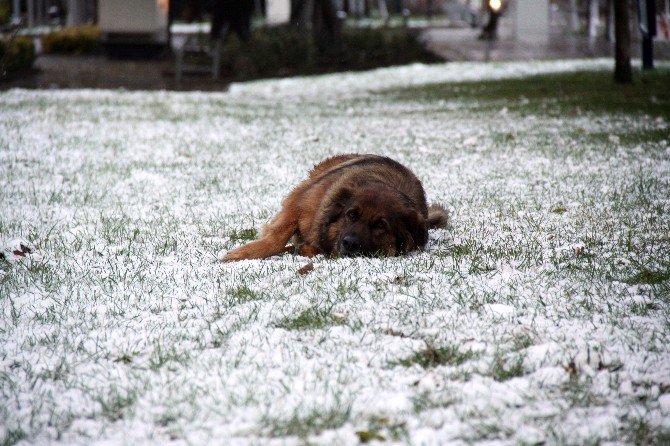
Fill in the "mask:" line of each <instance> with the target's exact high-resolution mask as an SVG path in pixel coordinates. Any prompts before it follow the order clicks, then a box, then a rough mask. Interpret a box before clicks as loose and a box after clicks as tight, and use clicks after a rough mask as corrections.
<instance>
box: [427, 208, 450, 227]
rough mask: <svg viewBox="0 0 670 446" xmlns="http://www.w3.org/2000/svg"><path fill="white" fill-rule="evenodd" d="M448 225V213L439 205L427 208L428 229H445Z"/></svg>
mask: <svg viewBox="0 0 670 446" xmlns="http://www.w3.org/2000/svg"><path fill="white" fill-rule="evenodd" d="M448 223H449V213H448V212H447V210H446V209H445V208H444V207H442V206H440V205H439V204H431V205H430V206H429V207H428V227H429V228H430V229H433V228H446V227H447V224H448Z"/></svg>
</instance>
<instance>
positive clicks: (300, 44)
mask: <svg viewBox="0 0 670 446" xmlns="http://www.w3.org/2000/svg"><path fill="white" fill-rule="evenodd" d="M437 60H438V59H437V58H436V57H435V56H433V55H431V54H430V53H428V52H427V51H426V50H425V49H424V48H423V46H422V44H421V42H419V39H418V37H417V34H416V33H414V32H412V31H410V30H407V29H404V28H345V29H343V31H342V38H341V39H340V41H339V42H338V44H337V45H335V46H333V47H329V48H327V49H324V50H321V51H319V50H318V49H317V46H316V45H315V42H314V38H313V36H312V34H311V33H310V32H308V31H307V32H306V31H303V30H300V29H296V28H293V27H289V26H284V27H272V28H261V29H256V30H254V32H253V34H252V38H251V40H250V41H249V42H247V43H242V42H240V41H239V40H238V39H236V38H231V39H229V40H228V41H227V42H226V44H225V45H224V47H223V53H222V64H223V71H227V72H229V73H230V74H231V75H232V76H233V77H235V78H236V79H239V80H243V79H253V78H259V77H272V76H286V75H297V74H313V73H323V72H333V71H342V70H366V69H371V68H377V67H384V66H390V65H402V64H407V63H411V62H435V61H437Z"/></svg>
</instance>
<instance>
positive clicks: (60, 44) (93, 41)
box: [42, 25, 100, 54]
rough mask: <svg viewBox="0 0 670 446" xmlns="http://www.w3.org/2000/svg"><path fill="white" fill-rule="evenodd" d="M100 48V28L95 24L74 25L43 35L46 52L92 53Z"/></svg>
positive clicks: (43, 46) (44, 50)
mask: <svg viewBox="0 0 670 446" xmlns="http://www.w3.org/2000/svg"><path fill="white" fill-rule="evenodd" d="M99 50H100V29H99V28H98V27H97V26H95V25H84V26H74V27H70V28H63V29H61V30H58V31H53V32H50V33H48V34H45V35H44V36H42V51H43V52H44V53H46V54H53V53H58V54H91V53H95V52H97V51H99Z"/></svg>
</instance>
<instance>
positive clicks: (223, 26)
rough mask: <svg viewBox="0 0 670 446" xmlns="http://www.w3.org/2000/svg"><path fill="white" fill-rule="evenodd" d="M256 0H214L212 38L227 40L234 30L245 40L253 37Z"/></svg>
mask: <svg viewBox="0 0 670 446" xmlns="http://www.w3.org/2000/svg"><path fill="white" fill-rule="evenodd" d="M253 12H254V0H214V1H213V2H212V29H211V31H210V37H211V39H212V40H216V39H219V38H220V39H221V40H225V39H226V37H228V34H229V33H230V32H231V31H233V32H235V33H236V34H237V35H238V36H239V38H240V39H241V40H242V41H243V42H247V41H248V40H249V39H250V38H251V14H252V13H253Z"/></svg>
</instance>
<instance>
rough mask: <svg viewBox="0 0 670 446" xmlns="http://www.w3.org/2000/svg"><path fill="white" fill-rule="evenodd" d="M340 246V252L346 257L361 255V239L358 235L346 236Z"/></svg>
mask: <svg viewBox="0 0 670 446" xmlns="http://www.w3.org/2000/svg"><path fill="white" fill-rule="evenodd" d="M340 245H341V246H340V248H341V249H340V252H341V253H342V254H344V255H351V254H359V253H360V252H361V239H360V238H358V236H356V235H345V236H344V237H343V238H342V242H341V243H340Z"/></svg>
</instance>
